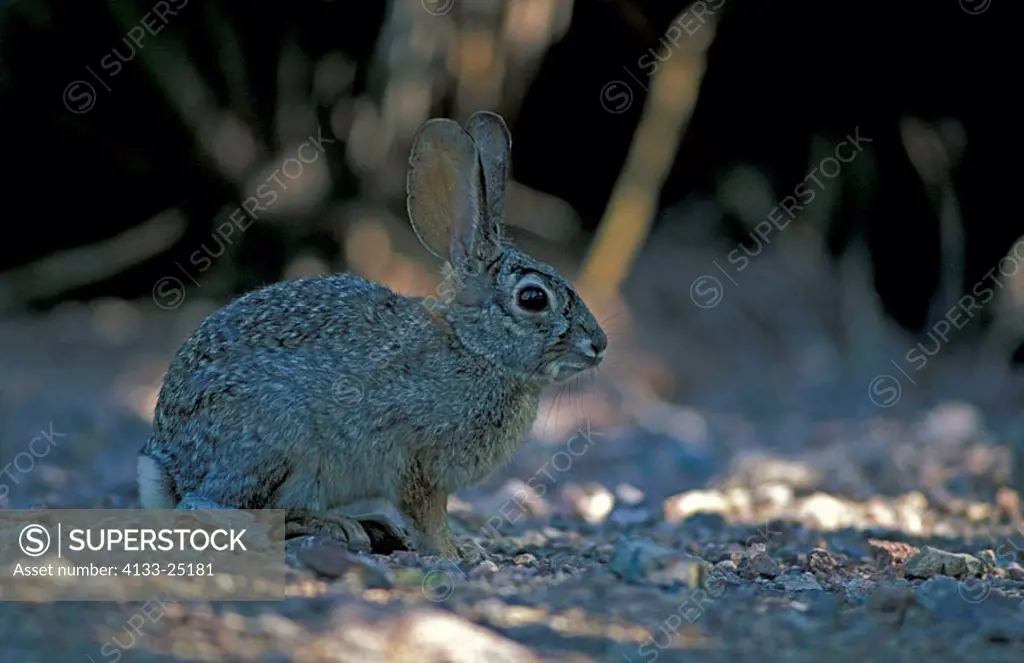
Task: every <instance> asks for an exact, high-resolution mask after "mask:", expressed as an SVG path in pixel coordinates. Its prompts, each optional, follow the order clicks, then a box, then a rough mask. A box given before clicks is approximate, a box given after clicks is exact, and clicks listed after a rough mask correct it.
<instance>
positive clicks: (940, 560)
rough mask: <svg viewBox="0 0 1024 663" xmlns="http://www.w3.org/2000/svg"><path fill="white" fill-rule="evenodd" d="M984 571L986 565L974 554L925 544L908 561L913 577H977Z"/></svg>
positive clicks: (908, 568) (909, 570)
mask: <svg viewBox="0 0 1024 663" xmlns="http://www.w3.org/2000/svg"><path fill="white" fill-rule="evenodd" d="M984 572H985V565H984V564H983V563H982V561H981V560H980V559H978V558H977V557H975V556H973V555H968V554H966V553H951V552H947V551H945V550H939V549H938V548H932V547H931V546H925V547H924V548H922V549H921V552H919V553H918V554H917V555H915V556H914V557H912V558H911V559H909V560H908V561H907V576H908V577H913V578H931V577H932V576H939V575H943V576H951V577H953V578H964V577H977V576H980V575H981V574H982V573H984Z"/></svg>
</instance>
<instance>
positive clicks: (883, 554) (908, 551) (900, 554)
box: [868, 539, 920, 568]
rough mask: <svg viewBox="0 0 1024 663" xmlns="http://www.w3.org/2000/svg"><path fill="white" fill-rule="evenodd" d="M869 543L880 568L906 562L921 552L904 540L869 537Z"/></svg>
mask: <svg viewBox="0 0 1024 663" xmlns="http://www.w3.org/2000/svg"><path fill="white" fill-rule="evenodd" d="M868 544H869V545H870V546H871V551H872V552H873V553H874V558H875V564H876V565H877V566H878V568H885V567H887V566H892V565H893V564H906V562H907V560H908V559H910V558H911V557H913V556H914V555H916V554H917V553H918V552H920V551H919V550H918V549H917V548H915V547H914V546H912V545H910V544H909V543H903V542H902V541H884V540H881V539H868Z"/></svg>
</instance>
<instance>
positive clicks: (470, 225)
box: [406, 118, 483, 267]
mask: <svg viewBox="0 0 1024 663" xmlns="http://www.w3.org/2000/svg"><path fill="white" fill-rule="evenodd" d="M480 180H481V177H480V163H479V156H478V155H477V149H476V145H475V144H474V143H473V139H472V138H471V137H470V136H469V134H467V133H466V131H465V130H464V129H463V128H462V127H460V126H459V124H458V122H455V121H453V120H448V119H444V118H437V119H432V120H427V121H426V122H424V123H423V126H421V127H420V129H419V131H417V132H416V136H415V137H414V138H413V144H412V151H411V153H410V155H409V177H408V179H407V180H406V207H407V209H408V212H409V220H410V222H411V223H412V227H413V230H414V231H415V232H416V235H417V236H418V237H419V239H420V242H422V243H423V246H424V247H426V249H427V250H428V251H430V252H431V253H432V254H434V256H436V257H438V258H440V259H441V260H451V262H452V264H453V266H456V267H457V266H458V265H456V256H455V255H453V253H454V249H455V248H456V242H455V239H456V237H457V236H459V237H461V236H463V235H465V234H466V233H467V232H468V233H469V236H472V234H473V229H475V228H476V226H477V224H478V223H479V219H480V218H481V214H482V210H481V208H482V206H483V194H482V191H481V184H480Z"/></svg>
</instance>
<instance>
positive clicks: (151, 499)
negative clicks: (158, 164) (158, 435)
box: [139, 454, 176, 509]
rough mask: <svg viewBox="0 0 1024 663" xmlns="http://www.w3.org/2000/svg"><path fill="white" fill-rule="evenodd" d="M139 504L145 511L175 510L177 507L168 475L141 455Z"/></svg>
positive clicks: (154, 462)
mask: <svg viewBox="0 0 1024 663" xmlns="http://www.w3.org/2000/svg"><path fill="white" fill-rule="evenodd" d="M139 503H140V504H142V508H143V509H173V508H174V507H175V506H176V504H175V502H174V498H173V497H172V495H171V488H170V485H169V482H168V477H167V473H166V472H164V470H163V468H162V467H160V465H159V464H158V463H157V462H156V461H155V460H153V459H152V458H150V457H149V456H146V455H144V454H139Z"/></svg>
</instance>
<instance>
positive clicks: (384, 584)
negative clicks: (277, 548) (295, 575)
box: [297, 540, 395, 589]
mask: <svg viewBox="0 0 1024 663" xmlns="http://www.w3.org/2000/svg"><path fill="white" fill-rule="evenodd" d="M297 556H298V559H299V561H300V562H301V563H302V564H303V565H305V566H307V567H309V568H310V569H312V570H313V571H316V572H317V573H318V574H320V575H322V576H324V577H326V578H340V577H342V576H345V575H348V574H350V573H352V574H355V575H356V576H357V577H358V578H359V580H360V581H361V584H362V585H363V586H364V587H366V588H367V589H390V588H391V587H394V585H395V578H394V574H393V573H391V571H390V569H387V568H386V567H383V566H381V565H379V564H377V563H376V562H372V561H370V560H369V559H367V558H365V557H363V556H361V555H358V554H355V553H353V552H351V551H350V550H349V549H348V548H347V547H346V546H345V545H343V544H341V543H338V542H335V541H327V540H318V541H317V542H315V543H313V544H311V545H306V546H304V547H301V548H299V550H298V553H297Z"/></svg>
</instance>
